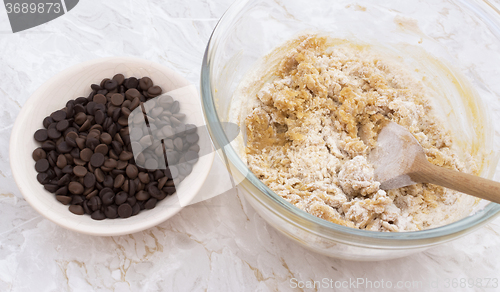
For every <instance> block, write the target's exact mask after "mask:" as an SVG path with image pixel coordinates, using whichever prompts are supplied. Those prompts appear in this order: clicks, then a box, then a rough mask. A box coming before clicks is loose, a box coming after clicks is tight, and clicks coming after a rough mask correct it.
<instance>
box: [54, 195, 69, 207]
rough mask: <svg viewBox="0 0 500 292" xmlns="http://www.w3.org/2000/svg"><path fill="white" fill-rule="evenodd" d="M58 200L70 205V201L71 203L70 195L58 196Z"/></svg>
mask: <svg viewBox="0 0 500 292" xmlns="http://www.w3.org/2000/svg"><path fill="white" fill-rule="evenodd" d="M56 200H58V201H59V202H61V203H62V204H63V205H69V203H71V197H68V196H56Z"/></svg>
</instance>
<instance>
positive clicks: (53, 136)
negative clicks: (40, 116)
mask: <svg viewBox="0 0 500 292" xmlns="http://www.w3.org/2000/svg"><path fill="white" fill-rule="evenodd" d="M47 136H48V137H49V138H50V139H57V138H59V137H61V132H59V131H58V130H57V129H56V128H55V127H53V128H49V129H48V130H47Z"/></svg>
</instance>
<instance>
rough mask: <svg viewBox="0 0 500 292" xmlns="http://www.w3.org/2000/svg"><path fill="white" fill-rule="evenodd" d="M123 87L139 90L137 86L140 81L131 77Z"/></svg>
mask: <svg viewBox="0 0 500 292" xmlns="http://www.w3.org/2000/svg"><path fill="white" fill-rule="evenodd" d="M123 85H124V86H125V88H137V85H139V81H138V80H137V78H135V77H130V78H127V80H125V81H124V82H123Z"/></svg>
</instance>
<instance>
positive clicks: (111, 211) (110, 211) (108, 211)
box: [104, 205, 118, 219]
mask: <svg viewBox="0 0 500 292" xmlns="http://www.w3.org/2000/svg"><path fill="white" fill-rule="evenodd" d="M104 215H106V217H107V218H109V219H115V218H116V217H118V207H117V206H116V205H109V206H106V207H105V208H104Z"/></svg>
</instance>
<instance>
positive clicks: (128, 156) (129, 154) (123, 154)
mask: <svg viewBox="0 0 500 292" xmlns="http://www.w3.org/2000/svg"><path fill="white" fill-rule="evenodd" d="M132 158H134V154H133V153H132V152H128V151H122V152H121V153H120V160H123V161H128V160H130V159H132Z"/></svg>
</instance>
